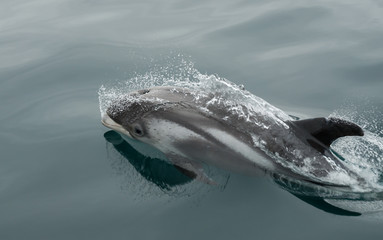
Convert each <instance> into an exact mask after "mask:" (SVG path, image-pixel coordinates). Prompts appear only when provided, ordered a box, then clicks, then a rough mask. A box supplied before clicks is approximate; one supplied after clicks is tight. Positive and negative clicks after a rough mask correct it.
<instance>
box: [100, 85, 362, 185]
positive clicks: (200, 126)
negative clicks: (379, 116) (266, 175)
mask: <svg viewBox="0 0 383 240" xmlns="http://www.w3.org/2000/svg"><path fill="white" fill-rule="evenodd" d="M197 95H198V94H197ZM197 95H196V94H194V93H193V92H191V91H190V90H188V89H186V88H177V87H153V88H150V89H144V90H139V91H135V92H132V93H130V94H128V95H127V96H126V97H125V98H122V99H119V100H117V101H115V102H114V103H113V104H112V105H111V106H109V108H108V109H107V111H106V113H104V114H103V116H102V123H103V124H104V125H105V126H106V127H109V128H111V129H113V130H116V131H117V132H119V133H121V134H124V135H127V136H129V137H131V138H133V139H136V140H139V141H141V142H144V143H147V144H149V145H152V146H154V147H155V148H157V149H158V150H160V151H161V152H163V153H164V154H165V155H166V157H167V158H168V159H169V160H170V161H171V162H172V163H173V164H174V165H175V166H176V167H177V168H178V169H179V170H180V171H182V172H183V173H185V174H186V175H188V176H190V177H193V178H197V179H199V180H202V181H204V182H208V183H214V182H213V181H212V180H210V178H209V177H208V176H206V175H205V173H204V172H203V168H202V164H203V163H206V164H213V165H215V166H218V167H222V168H225V169H229V170H234V171H237V172H238V171H239V172H245V173H252V172H254V171H256V170H257V169H262V170H265V171H267V172H271V173H278V174H283V175H287V176H290V177H293V178H296V179H298V180H303V181H308V182H314V183H317V184H321V185H329V186H345V184H343V183H339V182H334V181H331V177H330V176H332V177H333V176H334V174H335V175H336V174H341V173H343V174H346V175H348V176H351V177H353V179H355V180H356V181H358V180H360V179H359V177H357V175H356V174H355V173H353V172H352V171H351V170H350V169H348V168H347V167H346V166H345V165H344V164H343V163H342V161H340V160H339V159H338V157H336V156H334V155H333V153H332V151H331V150H330V144H331V143H332V142H333V141H334V140H336V139H337V138H339V137H344V136H363V134H364V133H363V130H362V129H361V128H360V127H359V126H357V125H356V124H354V123H351V122H348V121H345V120H341V119H336V118H313V119H306V120H301V121H290V120H284V121H281V120H279V119H278V118H276V117H270V116H269V115H267V116H266V115H265V114H264V113H262V112H259V113H255V114H254V115H253V116H252V118H254V119H256V121H254V122H252V121H251V119H252V118H247V119H246V118H244V117H243V116H238V115H236V114H235V111H234V112H233V111H231V110H229V108H228V107H227V106H226V105H225V104H221V103H220V102H219V101H218V102H214V101H212V100H213V99H214V96H213V95H212V94H205V95H204V96H203V97H198V99H197V98H196V96H197ZM207 103H209V104H207ZM238 106H239V107H240V108H241V110H242V111H244V112H249V111H250V110H249V109H248V108H247V107H246V106H244V105H241V104H240V103H238ZM286 164H288V165H289V166H287V165H286ZM291 166H292V167H291ZM299 168H304V169H305V174H303V173H301V171H300V170H299Z"/></svg>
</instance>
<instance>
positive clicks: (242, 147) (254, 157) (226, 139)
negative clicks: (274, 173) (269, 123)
mask: <svg viewBox="0 0 383 240" xmlns="http://www.w3.org/2000/svg"><path fill="white" fill-rule="evenodd" d="M206 131H207V132H208V133H210V134H211V135H212V136H214V138H216V139H217V140H218V141H220V142H221V143H223V144H225V145H226V146H227V147H229V148H230V149H231V150H232V151H234V152H237V153H239V154H240V155H242V156H243V157H245V158H246V159H249V160H250V161H252V162H254V163H256V164H257V165H259V166H261V167H263V168H265V169H268V170H273V169H274V165H273V164H272V163H270V162H269V161H267V160H265V159H264V158H263V157H262V156H261V155H260V154H259V153H258V152H257V151H255V150H254V149H252V148H251V147H249V146H248V145H247V144H246V143H244V142H242V141H240V140H238V139H237V138H235V137H234V136H232V135H231V134H228V133H226V132H224V131H221V130H218V129H213V128H210V129H207V130H206Z"/></svg>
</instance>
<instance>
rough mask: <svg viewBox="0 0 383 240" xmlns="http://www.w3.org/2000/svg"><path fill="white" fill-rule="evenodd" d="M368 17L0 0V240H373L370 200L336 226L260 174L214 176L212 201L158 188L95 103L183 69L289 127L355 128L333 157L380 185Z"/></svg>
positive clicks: (311, 8)
mask: <svg viewBox="0 0 383 240" xmlns="http://www.w3.org/2000/svg"><path fill="white" fill-rule="evenodd" d="M382 7H383V5H382V4H381V3H380V2H379V1H363V2H361V1H350V0H348V1H337V2H336V3H335V2H332V1H324V0H323V1H316V2H315V3H313V2H307V1H238V2H233V1H203V2H195V1H194V2H191V1H170V0H168V1H164V2H161V3H159V2H156V1H146V2H142V1H136V2H133V1H129V3H126V2H124V1H113V2H108V4H106V3H103V2H89V1H42V0H37V1H8V0H5V1H2V2H1V3H0V12H1V15H0V16H1V17H0V31H1V35H0V36H1V38H0V41H1V45H0V56H1V57H0V100H1V103H2V104H1V105H0V141H1V145H0V151H1V153H2V157H1V161H0V164H1V167H0V212H1V217H0V238H1V239H26V238H28V239H69V238H72V239H106V238H109V239H120V238H129V239H179V238H183V239H195V238H202V239H207V238H220V239H233V238H241V239H254V238H261V239H285V238H286V236H287V235H288V236H289V237H291V238H294V239H307V238H310V239H324V238H342V239H360V238H368V239H380V238H381V237H382V235H383V231H382V230H381V227H380V225H381V224H380V223H381V221H382V217H383V216H382V211H381V208H380V207H381V203H379V200H377V199H381V198H380V197H379V193H378V192H375V193H376V195H377V196H371V195H367V196H363V200H365V201H360V202H359V204H355V201H354V202H352V201H351V202H350V201H347V200H349V199H346V200H345V199H343V198H341V199H332V200H329V202H331V203H332V204H333V205H337V206H342V207H343V208H344V209H349V210H356V209H358V210H359V212H363V214H362V215H361V216H344V215H342V214H341V213H339V212H338V215H337V214H335V213H329V212H325V211H322V210H320V209H318V208H317V207H314V206H313V205H312V204H313V203H312V202H313V201H311V204H307V203H306V202H305V201H302V200H301V199H299V198H297V197H295V196H294V195H292V194H291V193H289V192H288V191H286V190H284V187H285V186H283V185H282V184H281V182H280V184H279V185H278V184H276V183H275V182H274V181H271V180H270V179H269V178H267V177H265V176H259V177H255V178H254V177H248V176H242V175H238V174H233V173H227V172H219V170H215V169H212V170H211V173H212V174H215V175H216V176H217V177H221V179H222V182H223V183H225V184H224V186H223V187H218V188H214V187H211V186H206V185H204V184H201V183H197V182H189V181H187V179H184V178H183V176H182V175H181V176H178V177H176V178H174V179H170V180H169V179H166V178H165V179H163V176H162V175H161V174H160V175H158V174H157V173H158V171H157V170H158V169H166V171H170V172H172V171H173V170H174V169H172V168H171V166H168V165H166V164H165V163H158V166H156V165H157V164H156V161H154V160H155V156H153V157H152V158H149V159H148V158H145V157H143V156H141V155H139V154H138V153H136V152H134V151H133V150H132V151H126V149H129V147H128V146H127V145H126V144H127V143H126V142H124V141H122V140H121V139H119V138H118V136H115V135H114V134H113V133H110V132H109V130H108V129H106V128H105V127H103V126H102V125H101V123H100V112H99V101H98V91H99V88H100V86H101V85H104V86H111V85H113V86H117V85H118V84H125V82H126V81H127V80H129V79H134V78H136V77H137V76H145V75H148V73H158V69H162V72H163V73H165V74H166V75H167V77H168V78H171V77H172V76H177V77H178V75H177V74H178V73H179V71H176V68H175V66H178V65H179V64H180V62H182V61H183V60H185V61H186V62H188V63H189V62H191V63H194V66H193V68H194V69H197V70H198V71H199V72H200V73H201V74H204V75H207V76H209V75H210V74H217V75H218V76H219V77H221V78H225V79H228V80H230V81H232V82H234V83H236V84H238V85H239V84H243V85H244V86H245V88H246V90H248V91H249V92H251V93H254V94H255V95H256V96H259V97H261V98H263V99H265V100H266V101H268V102H269V103H271V104H272V105H274V106H276V107H278V108H280V109H282V110H284V111H285V112H286V113H288V114H291V115H294V116H298V117H300V118H306V117H316V116H329V115H332V116H338V117H339V116H340V117H343V118H345V119H349V120H353V121H355V122H357V123H359V124H360V125H361V126H362V127H363V128H364V129H365V130H367V132H368V134H367V136H366V138H363V140H361V141H363V142H362V143H360V144H359V143H358V142H357V141H355V140H352V139H344V140H342V141H339V142H336V143H335V145H334V146H333V147H334V149H335V150H336V151H337V152H341V153H342V154H343V155H345V154H348V155H347V156H346V157H347V160H348V161H351V162H350V164H354V166H355V169H360V174H364V175H365V176H372V179H371V180H372V181H373V180H374V181H376V182H377V183H379V182H380V183H381V179H379V173H381V166H382V159H381V151H382V140H381V138H382V137H383V135H382V129H383V127H382V123H381V119H382V118H381V113H382V107H381V106H382V102H383V96H382V95H381V90H382V89H383V81H382V78H383V71H382V69H383V67H382V66H383V57H382V56H383V48H382V46H381V42H382V40H383V28H382V26H383V19H382V16H383V14H382V11H383V10H382ZM166 67H168V69H167V70H166V69H165V68H166ZM121 144H124V145H125V147H123V148H122V150H121V149H120V147H119V145H121ZM119 149H120V150H119ZM363 153H365V154H363ZM129 154H130V155H129ZM124 156H125V157H126V156H127V158H125V157H124ZM129 156H131V158H129ZM142 158H145V159H146V160H145V161H146V162H144V163H142V161H140V159H142ZM358 160H359V162H358ZM169 167H170V168H169ZM148 169H149V170H150V171H148ZM156 174H157V175H156ZM155 176H157V177H155ZM169 182H171V183H172V184H173V185H172V186H173V187H171V188H169V186H168V184H169ZM281 186H282V187H281ZM290 187H291V186H290ZM305 200H306V201H309V200H308V199H305ZM373 200H374V201H373ZM355 205H358V206H355ZM322 206H323V205H322Z"/></svg>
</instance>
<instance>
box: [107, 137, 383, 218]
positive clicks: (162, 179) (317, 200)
mask: <svg viewBox="0 0 383 240" xmlns="http://www.w3.org/2000/svg"><path fill="white" fill-rule="evenodd" d="M104 138H105V140H106V141H108V142H109V143H110V144H112V145H113V147H114V149H115V150H116V151H117V152H118V153H119V154H120V155H121V156H122V157H123V158H122V160H121V161H122V162H119V163H118V164H117V165H118V166H117V167H118V168H120V169H119V170H120V172H124V173H125V174H129V172H125V171H124V168H126V169H128V168H129V167H130V166H133V168H134V169H135V171H136V172H137V173H139V174H140V175H141V176H142V177H143V178H144V179H146V180H147V181H149V182H151V183H154V184H155V185H156V186H158V187H159V188H160V189H162V190H163V191H165V192H169V193H170V192H171V191H172V189H173V190H174V187H176V186H180V185H183V184H186V183H190V182H191V181H193V179H191V178H190V177H188V176H186V175H184V174H183V173H181V171H179V170H178V169H177V168H176V167H175V166H174V165H172V164H170V163H167V162H165V161H164V160H163V159H160V158H152V157H148V156H146V155H143V154H141V153H140V152H139V151H137V150H136V149H135V148H134V147H133V146H132V145H130V144H129V143H128V142H127V141H125V140H124V139H123V138H122V137H121V135H120V134H118V133H117V132H115V131H108V132H106V133H105V134H104ZM125 161H127V162H125ZM127 163H129V166H128V165H126V164H127ZM271 177H272V179H273V181H274V182H275V183H276V184H277V185H279V186H280V187H281V188H283V189H284V190H286V191H288V192H290V193H291V194H292V195H294V196H295V197H297V198H298V199H300V200H302V201H303V202H306V203H308V204H310V205H311V206H313V207H316V208H318V209H320V210H323V211H325V212H328V213H331V214H335V215H341V216H360V215H362V214H366V213H368V214H370V215H372V214H374V213H375V214H380V213H382V212H383V192H382V193H354V192H348V191H347V189H342V188H339V189H337V188H331V187H328V186H327V187H325V186H319V185H316V184H314V183H309V182H303V181H299V180H295V179H292V178H288V177H285V176H282V175H278V174H272V175H271ZM135 181H136V183H137V180H135ZM227 181H228V178H227V180H226V183H225V185H226V184H227ZM136 183H135V184H136ZM215 187H216V186H215ZM223 189H224V188H222V190H223ZM200 190H201V189H200ZM363 206H368V207H365V208H363Z"/></svg>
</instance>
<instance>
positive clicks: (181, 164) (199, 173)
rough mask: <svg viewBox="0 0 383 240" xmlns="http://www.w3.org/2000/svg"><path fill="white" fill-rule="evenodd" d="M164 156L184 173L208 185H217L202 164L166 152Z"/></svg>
mask: <svg viewBox="0 0 383 240" xmlns="http://www.w3.org/2000/svg"><path fill="white" fill-rule="evenodd" d="M166 157H167V158H168V160H169V161H170V162H171V163H173V164H174V166H175V167H176V168H177V169H178V170H179V171H180V172H181V173H183V174H184V175H186V176H188V177H190V178H193V179H197V180H199V181H201V182H204V183H207V184H210V185H217V183H216V182H214V181H213V180H212V179H211V178H209V177H208V176H207V175H206V174H205V172H204V171H203V166H202V164H200V163H198V162H195V161H191V160H189V159H187V158H185V157H183V156H180V155H176V154H166Z"/></svg>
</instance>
